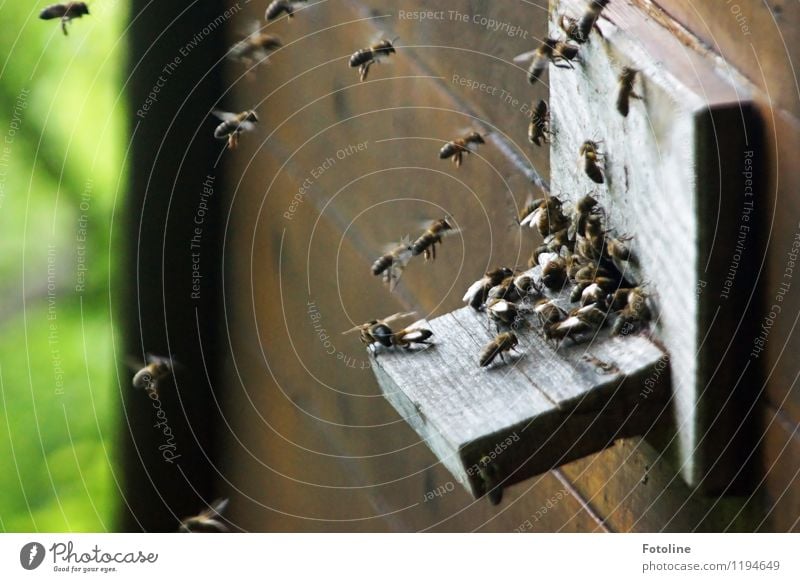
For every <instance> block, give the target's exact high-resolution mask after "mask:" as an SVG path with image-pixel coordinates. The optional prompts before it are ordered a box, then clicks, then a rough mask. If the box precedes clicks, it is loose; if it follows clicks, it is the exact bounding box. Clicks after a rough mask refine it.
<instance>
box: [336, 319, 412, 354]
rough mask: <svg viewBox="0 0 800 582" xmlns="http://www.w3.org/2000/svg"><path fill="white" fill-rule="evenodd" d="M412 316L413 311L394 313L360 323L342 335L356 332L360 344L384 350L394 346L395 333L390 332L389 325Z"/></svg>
mask: <svg viewBox="0 0 800 582" xmlns="http://www.w3.org/2000/svg"><path fill="white" fill-rule="evenodd" d="M413 315H414V312H413V311H411V312H408V313H394V314H392V315H390V316H389V317H386V318H384V319H373V320H371V321H367V322H366V323H362V324H361V325H357V326H355V327H353V328H350V329H348V330H347V331H343V332H342V335H344V334H348V333H353V332H354V331H357V332H359V338H360V339H361V343H364V344H367V345H368V346H369V345H373V344H379V345H382V346H383V347H385V348H390V347H392V346H393V345H395V342H394V335H395V333H394V332H393V331H392V328H391V327H389V324H390V323H394V322H395V321H397V320H399V319H403V318H406V317H411V316H413ZM410 341H411V340H409V342H410Z"/></svg>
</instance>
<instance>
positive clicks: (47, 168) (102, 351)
mask: <svg viewBox="0 0 800 582" xmlns="http://www.w3.org/2000/svg"><path fill="white" fill-rule="evenodd" d="M45 4H46V3H42V4H41V5H37V4H29V3H9V2H5V3H2V4H0V16H1V17H2V20H3V23H4V29H5V31H6V32H5V33H4V34H3V35H1V36H0V55H4V56H0V297H1V298H2V299H0V531H106V530H110V529H113V528H114V518H115V513H116V509H117V505H118V495H119V494H118V491H117V486H116V483H115V475H114V473H113V467H114V466H115V463H114V460H115V459H114V455H115V451H114V441H115V437H116V421H117V418H116V417H115V414H116V412H115V411H116V410H117V409H118V405H117V402H118V401H119V392H118V391H119V388H118V383H117V378H116V376H115V375H114V368H113V365H114V354H113V352H112V350H113V347H114V330H113V329H112V327H111V321H112V314H113V310H114V309H116V307H115V306H114V305H111V304H110V303H109V289H110V277H111V275H112V271H113V268H114V267H113V262H112V257H113V256H114V248H113V246H112V244H111V242H112V236H111V233H112V232H113V230H112V226H113V222H114V220H118V219H119V217H118V216H117V217H115V216H114V209H115V205H116V207H117V208H120V207H121V196H122V195H123V191H121V190H120V188H121V187H123V185H124V184H125V177H124V175H123V172H124V166H125V160H124V152H125V147H126V140H127V137H126V125H127V124H126V118H125V115H126V103H125V100H124V99H123V98H122V92H123V90H124V88H123V85H124V82H125V79H124V75H123V72H124V70H125V60H124V59H125V38H126V37H125V31H124V28H125V26H126V22H127V16H128V14H127V11H128V4H127V3H126V2H123V1H116V0H105V1H104V0H97V1H95V2H93V3H92V6H91V11H92V14H91V15H89V16H86V17H83V18H81V19H79V20H75V21H73V22H72V23H71V25H70V26H69V33H70V34H69V36H67V37H65V36H64V35H63V34H62V33H61V28H60V25H59V23H58V22H57V21H42V20H39V18H38V13H39V10H40V9H41V8H42V7H43V6H44V5H45Z"/></svg>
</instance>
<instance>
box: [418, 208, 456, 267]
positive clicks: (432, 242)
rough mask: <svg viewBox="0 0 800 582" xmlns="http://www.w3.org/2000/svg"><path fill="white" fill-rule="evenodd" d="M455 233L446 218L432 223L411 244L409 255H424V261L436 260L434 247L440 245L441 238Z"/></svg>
mask: <svg viewBox="0 0 800 582" xmlns="http://www.w3.org/2000/svg"><path fill="white" fill-rule="evenodd" d="M452 232H455V231H454V229H453V225H451V224H450V222H448V220H447V218H440V219H439V220H436V221H434V222H433V223H432V224H431V225H430V226H429V227H428V229H427V230H426V231H425V232H424V233H422V235H420V237H419V238H418V239H417V240H415V241H414V242H413V243H412V244H411V254H412V255H414V256H416V255H419V254H424V256H425V260H426V261H427V260H428V259H430V260H432V261H434V260H436V245H437V243H438V244H441V243H442V238H443V237H445V236H447V235H448V234H449V233H452Z"/></svg>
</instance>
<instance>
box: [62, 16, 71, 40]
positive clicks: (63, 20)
mask: <svg viewBox="0 0 800 582" xmlns="http://www.w3.org/2000/svg"><path fill="white" fill-rule="evenodd" d="M67 22H69V18H62V19H61V30H63V31H64V36H69V33H67Z"/></svg>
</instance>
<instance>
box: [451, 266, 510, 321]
mask: <svg viewBox="0 0 800 582" xmlns="http://www.w3.org/2000/svg"><path fill="white" fill-rule="evenodd" d="M513 274H514V271H512V270H511V269H509V268H508V267H500V268H499V269H494V270H492V271H487V272H486V274H485V275H484V276H483V277H481V278H480V279H478V280H477V281H475V282H474V283H473V284H472V285H470V286H469V289H467V292H466V293H465V294H464V297H463V298H462V299H461V300H462V301H463V302H464V303H466V304H468V305H469V306H470V307H472V308H473V309H474V310H476V311H480V310H481V309H482V308H483V304H484V303H485V302H486V298H487V297H488V295H489V291H490V290H491V288H492V287H494V286H495V285H498V284H500V283H501V282H502V281H503V279H505V278H506V277H510V276H512V275H513Z"/></svg>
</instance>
